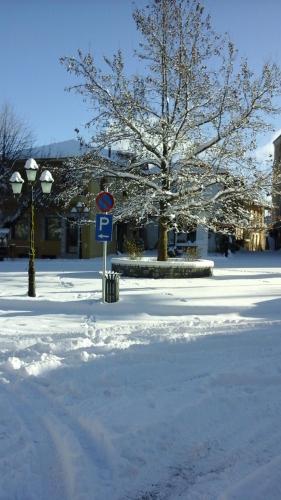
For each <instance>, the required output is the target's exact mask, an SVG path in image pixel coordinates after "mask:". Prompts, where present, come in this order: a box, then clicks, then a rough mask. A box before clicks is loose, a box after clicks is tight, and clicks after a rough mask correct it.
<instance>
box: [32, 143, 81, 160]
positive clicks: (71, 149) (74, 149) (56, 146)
mask: <svg viewBox="0 0 281 500" xmlns="http://www.w3.org/2000/svg"><path fill="white" fill-rule="evenodd" d="M88 151H89V148H86V147H85V146H81V145H80V143H79V141H77V140H76V139H70V140H68V141H62V142H54V143H52V144H46V145H43V146H37V147H35V148H32V149H31V150H28V151H25V152H23V158H25V157H30V156H31V157H32V158H36V159H43V158H44V159H47V158H55V159H57V158H70V157H74V156H82V155H83V154H85V153H87V152H88Z"/></svg>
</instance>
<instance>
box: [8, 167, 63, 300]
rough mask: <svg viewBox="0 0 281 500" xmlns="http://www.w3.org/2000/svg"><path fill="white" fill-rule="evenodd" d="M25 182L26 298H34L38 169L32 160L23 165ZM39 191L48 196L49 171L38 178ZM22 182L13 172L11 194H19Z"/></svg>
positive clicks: (50, 180)
mask: <svg viewBox="0 0 281 500" xmlns="http://www.w3.org/2000/svg"><path fill="white" fill-rule="evenodd" d="M24 168H25V172H26V177H27V182H28V185H29V186H30V224H29V226H30V227H29V229H30V233H29V264H28V296H29V297H36V292H35V244H34V230H35V221H34V188H33V183H34V181H35V180H36V175H37V171H38V169H39V167H38V165H37V163H36V161H35V160H33V158H30V159H29V160H27V161H26V162H25V165H24ZM40 182H41V189H42V192H43V194H50V192H51V189H52V184H53V182H54V179H53V176H52V174H51V172H49V170H44V172H42V174H41V176H40ZM23 183H24V180H23V178H22V176H21V175H20V173H19V172H14V173H13V174H12V176H11V178H10V184H11V186H12V190H13V193H14V194H15V195H17V194H20V193H21V190H22V186H23Z"/></svg>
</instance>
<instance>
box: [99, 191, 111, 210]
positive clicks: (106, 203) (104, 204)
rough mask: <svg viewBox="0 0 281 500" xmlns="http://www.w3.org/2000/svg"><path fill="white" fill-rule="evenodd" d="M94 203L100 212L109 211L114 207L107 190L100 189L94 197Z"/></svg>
mask: <svg viewBox="0 0 281 500" xmlns="http://www.w3.org/2000/svg"><path fill="white" fill-rule="evenodd" d="M96 205H97V208H98V209H99V210H100V211H101V212H110V210H112V209H113V207H114V198H113V195H112V194H111V193H108V192H107V191H102V192H101V193H99V194H98V195H97V197H96Z"/></svg>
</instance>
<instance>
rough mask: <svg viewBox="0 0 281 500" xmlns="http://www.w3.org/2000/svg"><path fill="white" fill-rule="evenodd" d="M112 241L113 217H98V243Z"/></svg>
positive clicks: (100, 215) (108, 215) (109, 215)
mask: <svg viewBox="0 0 281 500" xmlns="http://www.w3.org/2000/svg"><path fill="white" fill-rule="evenodd" d="M111 240H112V215H111V214H97V215H96V241H100V242H102V243H103V242H105V241H111Z"/></svg>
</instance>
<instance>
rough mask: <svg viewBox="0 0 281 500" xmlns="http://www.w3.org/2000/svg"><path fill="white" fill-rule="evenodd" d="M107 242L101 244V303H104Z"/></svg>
mask: <svg viewBox="0 0 281 500" xmlns="http://www.w3.org/2000/svg"><path fill="white" fill-rule="evenodd" d="M106 254H107V241H104V242H103V249H102V301H103V303H105V273H106Z"/></svg>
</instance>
